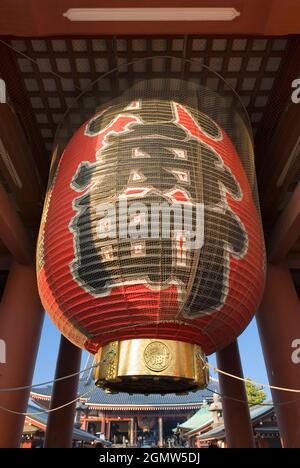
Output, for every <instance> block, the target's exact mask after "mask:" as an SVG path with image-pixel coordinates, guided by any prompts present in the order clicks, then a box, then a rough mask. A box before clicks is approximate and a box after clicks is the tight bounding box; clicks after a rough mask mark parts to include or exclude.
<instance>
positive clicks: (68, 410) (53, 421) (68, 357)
mask: <svg viewBox="0 0 300 468" xmlns="http://www.w3.org/2000/svg"><path fill="white" fill-rule="evenodd" d="M80 363H81V349H79V348H77V347H76V346H74V345H73V344H72V343H70V341H68V340H67V339H66V338H65V337H64V336H61V340H60V347H59V353H58V358H57V365H56V371H55V379H58V378H60V377H64V376H67V375H70V374H74V373H75V372H79V370H80ZM78 380H79V376H78V375H77V376H76V377H71V378H69V379H64V380H61V381H59V382H55V384H54V386H53V393H52V398H51V405H50V408H51V409H52V408H57V407H59V406H62V405H64V404H66V403H68V402H69V401H72V400H75V398H76V397H77V390H78ZM75 411H76V402H74V403H72V404H71V405H68V406H65V407H64V408H62V409H60V410H58V411H54V412H52V413H50V414H49V415H48V423H47V429H46V435H45V447H46V448H70V447H72V435H73V428H74V418H75Z"/></svg>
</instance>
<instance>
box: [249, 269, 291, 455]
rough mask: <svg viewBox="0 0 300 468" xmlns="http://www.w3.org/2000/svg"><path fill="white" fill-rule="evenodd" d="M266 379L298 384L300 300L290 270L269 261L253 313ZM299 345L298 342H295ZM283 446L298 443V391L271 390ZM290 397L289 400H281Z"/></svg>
mask: <svg viewBox="0 0 300 468" xmlns="http://www.w3.org/2000/svg"><path fill="white" fill-rule="evenodd" d="M256 320H257V325H258V330H259V334H260V339H261V344H262V348H263V353H264V358H265V362H266V368H267V372H268V377H269V382H270V384H271V385H274V386H277V387H286V388H295V389H299V388H300V363H299V362H297V360H296V359H295V358H293V352H295V348H294V347H293V343H294V342H295V340H299V338H300V304H299V299H298V297H297V293H296V290H295V287H294V284H293V280H292V277H291V274H290V272H289V270H288V269H287V268H286V267H284V266H275V265H269V266H268V271H267V281H266V288H265V292H264V297H263V301H262V304H261V306H260V309H259V312H258V313H257V315H256ZM298 346H299V345H298ZM272 397H273V401H274V406H275V411H276V415H277V419H278V426H279V431H280V434H281V439H282V443H283V446H284V447H289V448H299V447H300V394H299V393H290V392H282V391H279V390H272ZM287 401H290V402H291V403H290V404H284V405H282V404H281V403H283V402H287Z"/></svg>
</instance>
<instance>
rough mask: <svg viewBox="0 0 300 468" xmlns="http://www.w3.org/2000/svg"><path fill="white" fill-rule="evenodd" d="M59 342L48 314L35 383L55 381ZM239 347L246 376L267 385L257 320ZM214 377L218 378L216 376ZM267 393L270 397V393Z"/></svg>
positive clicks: (84, 358) (211, 357) (212, 362)
mask: <svg viewBox="0 0 300 468" xmlns="http://www.w3.org/2000/svg"><path fill="white" fill-rule="evenodd" d="M59 340H60V333H59V331H58V330H57V328H56V327H55V326H54V325H53V323H52V322H51V320H50V319H49V317H48V315H47V314H46V316H45V322H44V327H43V333H42V337H41V343H40V348H39V353H38V357H37V362H36V367H35V373H34V379H33V383H40V382H44V381H46V380H51V379H53V377H54V372H55V362H56V358H57V352H58V347H59ZM239 347H240V353H241V358H242V364H243V370H244V376H245V377H250V378H251V379H252V380H256V381H258V382H262V383H267V382H268V380H267V374H266V370H265V364H264V359H263V355H262V351H261V345H260V341H259V337H258V332H257V327H256V322H255V319H253V320H252V322H251V323H250V324H249V326H248V327H247V329H246V330H245V331H244V333H243V334H242V335H241V336H240V337H239ZM86 359H87V353H83V356H82V366H84V365H85V362H86ZM209 362H210V363H211V364H212V365H213V366H215V365H216V361H215V356H214V355H212V356H210V357H209ZM212 376H213V377H217V376H216V375H214V374H212ZM266 393H267V394H268V395H269V392H266Z"/></svg>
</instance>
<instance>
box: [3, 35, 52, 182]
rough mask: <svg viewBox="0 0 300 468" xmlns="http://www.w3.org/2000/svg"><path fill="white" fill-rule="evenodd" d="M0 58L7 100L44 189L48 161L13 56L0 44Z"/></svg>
mask: <svg viewBox="0 0 300 468" xmlns="http://www.w3.org/2000/svg"><path fill="white" fill-rule="evenodd" d="M0 57H1V60H0V77H1V78H2V79H3V80H4V81H5V84H6V89H7V94H8V97H9V100H10V102H11V103H12V105H13V108H14V111H15V113H16V115H17V117H18V119H19V121H20V125H21V126H22V128H23V131H24V134H25V137H26V139H27V142H28V145H29V148H30V150H31V154H32V156H33V158H34V160H35V164H36V167H37V169H38V171H39V175H40V179H41V181H42V183H43V185H44V187H46V185H47V180H48V172H49V165H50V161H49V158H48V156H47V152H46V150H45V145H44V142H43V139H42V136H41V134H40V131H39V128H38V126H37V123H36V120H35V116H34V113H33V110H32V107H31V103H30V101H29V98H28V93H27V90H26V89H25V86H24V84H23V80H22V78H21V76H20V72H19V68H18V66H17V63H16V57H15V54H14V53H13V52H12V51H11V50H10V49H9V48H8V47H7V46H5V45H4V44H2V43H1V42H0Z"/></svg>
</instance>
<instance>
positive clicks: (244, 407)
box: [217, 341, 255, 448]
mask: <svg viewBox="0 0 300 468" xmlns="http://www.w3.org/2000/svg"><path fill="white" fill-rule="evenodd" d="M217 363H218V368H219V369H221V370H223V371H225V372H228V373H230V374H233V375H237V376H238V377H243V369H242V364H241V359H240V353H239V348H238V344H237V342H236V341H234V342H233V343H231V344H230V345H229V346H227V347H226V348H224V349H222V351H219V352H217ZM218 377H219V384H220V390H221V393H222V395H225V396H227V397H230V398H234V399H236V400H240V401H235V400H233V399H232V400H231V399H229V398H222V407H223V417H224V424H225V433H226V443H227V446H228V448H254V447H255V445H254V438H253V430H252V424H251V420H250V412H249V407H248V403H247V394H246V387H245V384H244V382H242V381H240V380H237V379H233V378H232V377H227V376H226V375H223V374H220V373H219V375H218ZM244 402H245V403H244Z"/></svg>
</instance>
